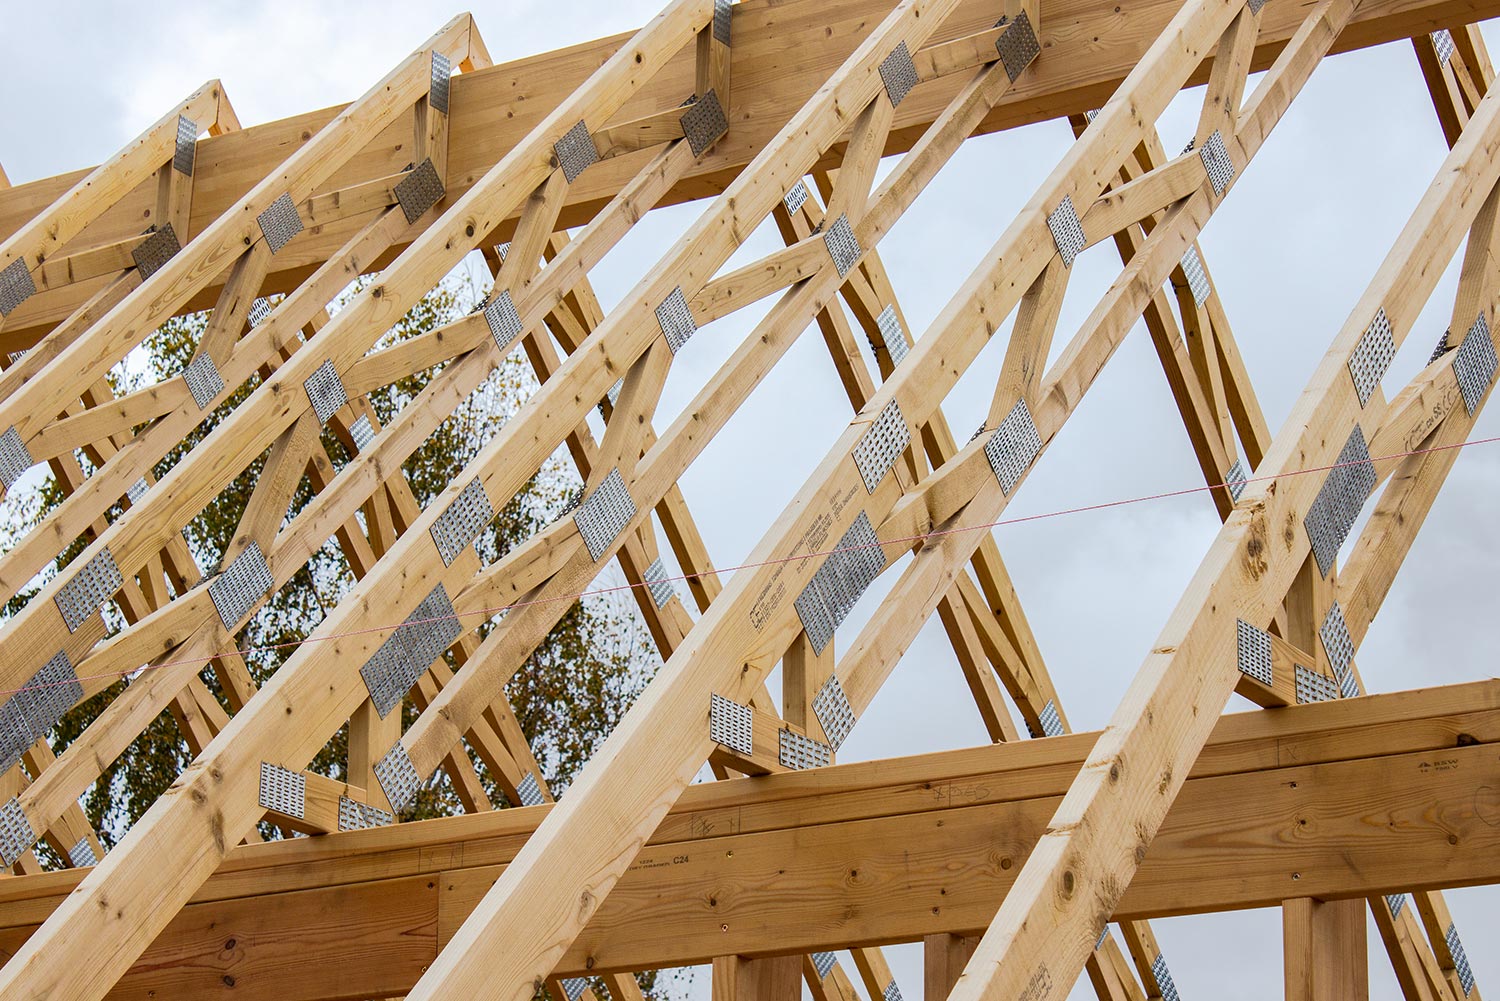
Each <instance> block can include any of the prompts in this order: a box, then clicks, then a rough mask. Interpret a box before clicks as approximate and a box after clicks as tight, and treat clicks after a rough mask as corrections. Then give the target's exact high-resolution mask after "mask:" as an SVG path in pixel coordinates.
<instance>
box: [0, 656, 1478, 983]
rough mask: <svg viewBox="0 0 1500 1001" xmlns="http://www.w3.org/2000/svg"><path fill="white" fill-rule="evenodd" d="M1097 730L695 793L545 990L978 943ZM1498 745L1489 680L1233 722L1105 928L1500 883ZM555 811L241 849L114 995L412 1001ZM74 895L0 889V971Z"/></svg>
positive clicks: (49, 888)
mask: <svg viewBox="0 0 1500 1001" xmlns="http://www.w3.org/2000/svg"><path fill="white" fill-rule="evenodd" d="M1097 736H1098V735H1097V734H1092V733H1084V734H1076V735H1071V736H1066V737H1059V738H1056V739H1051V740H1041V741H1032V742H1024V743H1020V744H1002V745H994V746H989V747H982V748H973V749H967V750H962V751H952V752H944V753H940V754H927V755H921V756H916V757H910V758H900V759H892V760H886V761H877V762H866V763H859V764H851V765H840V766H836V767H833V768H826V769H820V770H815V771H810V772H800V773H784V774H781V775H777V776H771V777H766V778H757V779H744V780H733V781H727V782H718V783H711V784H707V785H699V786H694V787H692V788H691V789H690V790H689V791H688V792H687V793H685V794H684V796H683V797H682V799H681V801H680V802H679V804H678V806H677V807H676V809H674V810H673V811H672V812H671V814H669V815H668V817H667V819H666V821H665V822H664V823H663V824H662V827H661V829H660V830H659V831H658V832H657V833H656V835H655V837H654V838H653V839H652V843H651V845H650V846H648V848H647V849H646V850H645V851H644V852H643V853H642V855H641V857H640V858H639V859H638V861H637V863H636V865H635V866H634V867H633V868H632V869H631V870H630V871H629V873H628V874H627V875H626V876H625V877H624V879H622V881H621V883H620V885H619V886H618V887H616V888H615V890H614V891H613V892H612V893H611V894H610V897H609V899H608V900H607V901H606V902H605V904H604V906H603V907H602V908H601V910H600V912H599V913H598V915H597V916H596V918H595V920H594V921H593V923H591V924H590V925H589V927H588V928H587V929H586V930H585V931H584V933H583V934H582V935H581V936H580V938H579V939H578V941H577V943H576V944H575V945H574V946H573V948H572V949H571V950H570V951H569V952H568V954H567V955H566V957H565V958H564V960H563V963H562V966H561V968H560V969H559V971H558V972H559V973H561V974H574V973H582V972H584V971H585V968H586V967H588V966H590V965H591V966H592V972H594V973H598V972H600V971H601V970H609V969H643V968H651V967H658V966H666V965H678V964H685V963H697V962H706V961H708V960H709V959H710V958H711V957H713V956H715V955H720V954H746V955H756V954H774V953H788V952H794V951H799V950H813V949H831V948H839V947H846V946H855V945H862V944H874V943H886V942H897V941H914V940H920V939H921V938H922V937H923V936H924V935H928V934H933V933H940V932H945V933H952V934H961V935H972V934H974V933H976V932H978V931H980V930H982V929H983V928H984V927H985V926H986V925H987V924H988V922H989V920H990V918H991V917H992V916H993V914H994V912H995V910H996V908H997V907H998V905H999V902H1000V900H1001V898H1002V896H1003V895H1004V893H1005V891H1006V890H1007V889H1008V888H1009V886H1010V884H1011V882H1012V881H1013V880H1014V878H1015V875H1016V873H1017V872H1018V871H1019V869H1020V866H1021V863H1022V862H1024V860H1025V857H1026V854H1027V852H1028V851H1029V849H1030V846H1031V844H1032V842H1033V841H1034V839H1035V838H1036V836H1037V835H1038V834H1039V833H1040V832H1041V830H1042V829H1043V826H1044V825H1045V823H1046V820H1047V818H1048V817H1049V816H1050V815H1051V813H1052V811H1053V810H1054V809H1055V807H1056V803H1057V799H1058V797H1059V796H1060V795H1061V794H1062V792H1063V791H1064V790H1065V789H1066V788H1067V785H1068V783H1069V781H1070V780H1071V778H1072V776H1073V775H1074V773H1075V772H1076V769H1077V768H1078V767H1079V765H1080V764H1081V762H1082V761H1083V758H1084V756H1085V755H1086V753H1087V751H1088V749H1089V748H1090V747H1092V745H1093V743H1094V741H1095V740H1096V739H1097ZM1497 751H1500V682H1496V681H1487V682H1478V683H1474V684H1468V685H1459V686H1452V687H1448V688H1437V689H1428V690H1419V691H1412V692H1402V693H1397V694H1392V695H1380V696H1371V697H1367V698H1361V699H1350V700H1340V701H1335V702H1325V703H1318V704H1315V705H1309V706H1301V707H1298V708H1295V709H1290V710H1283V711H1269V712H1257V713H1246V714H1239V715H1233V716H1226V717H1224V718H1223V719H1221V721H1220V722H1219V724H1218V727H1217V728H1216V729H1215V731H1214V735H1213V737H1212V738H1211V739H1210V741H1209V744H1208V746H1207V747H1206V748H1205V750H1204V753H1203V755H1202V756H1201V757H1200V758H1199V760H1198V762H1197V764H1196V766H1195V767H1194V770H1193V773H1192V778H1191V779H1190V780H1189V781H1188V783H1187V785H1186V787H1185V789H1184V791H1183V793H1182V794H1181V795H1180V796H1179V797H1178V800H1177V803H1176V805H1174V807H1173V809H1172V812H1171V814H1170V815H1169V816H1168V818H1167V821H1166V824H1165V825H1164V826H1163V828H1162V831H1161V833H1160V834H1159V835H1158V836H1157V838H1156V840H1155V842H1154V843H1153V845H1152V848H1151V852H1150V855H1149V856H1148V858H1147V860H1146V862H1145V864H1144V865H1143V866H1142V867H1141V869H1140V872H1139V874H1138V875H1137V876H1136V878H1135V880H1134V882H1133V883H1132V885H1131V888H1130V890H1129V891H1128V892H1127V893H1126V895H1125V897H1124V899H1123V901H1122V903H1121V910H1120V911H1119V912H1118V913H1117V914H1116V917H1117V918H1119V919H1122V920H1123V919H1130V918H1142V917H1156V916H1161V915H1168V914H1182V913H1195V912H1204V911H1217V910H1227V909H1234V908H1245V907H1263V906H1273V905H1275V904H1277V903H1278V902H1279V901H1280V900H1282V899H1286V898H1292V897H1302V896H1313V897H1319V898H1324V899H1334V898H1341V897H1363V896H1369V895H1373V894H1377V893H1382V892H1388V891H1397V890H1410V889H1419V888H1425V887H1434V886H1456V885H1463V884H1471V883H1481V882H1491V881H1497V880H1500V826H1497V825H1500V753H1497ZM547 809H548V807H537V808H532V809H526V810H507V811H500V812H497V813H484V814H475V815H470V816H467V817H457V818H448V819H443V820H435V821H426V822H421V823H413V824H403V825H400V826H398V827H390V828H377V829H372V830H366V831H359V832H353V833H349V834H342V835H334V836H329V837H320V838H306V839H298V840H295V841H283V842H275V843H269V844H262V845H255V846H248V847H245V848H241V849H239V850H237V851H236V852H234V853H233V854H232V855H231V856H230V858H229V859H228V860H227V861H226V862H225V863H224V865H223V866H222V867H221V869H220V870H219V872H218V873H217V874H216V875H215V876H214V877H212V878H211V879H210V880H209V881H208V883H207V884H206V885H205V886H204V887H203V888H202V890H201V891H200V892H199V894H198V895H197V897H196V898H195V899H194V902H193V903H192V904H190V905H189V906H188V907H187V908H185V909H184V910H183V912H182V913H181V914H179V915H178V917H177V918H176V919H175V920H174V921H173V922H172V923H171V924H170V925H169V926H168V928H167V930H166V931H165V932H164V933H163V935H162V936H161V937H160V938H159V939H158V940H157V941H156V943H155V944H154V945H153V946H152V947H151V948H150V949H149V950H148V951H147V952H146V954H145V955H144V956H143V957H142V958H141V960H140V961H139V962H138V963H137V965H136V966H135V967H134V968H133V969H132V970H131V972H130V973H129V974H127V975H126V977H125V978H124V979H123V980H122V981H121V982H120V984H119V986H118V987H117V988H116V990H115V992H114V993H113V994H111V995H110V996H111V997H117V998H147V997H176V996H193V997H199V996H215V995H217V994H226V995H227V994H228V993H229V991H230V990H231V989H232V992H233V996H235V997H237V998H244V997H256V998H259V997H267V998H270V997H276V998H278V999H286V998H309V999H311V998H333V997H369V996H385V995H390V994H399V993H403V992H404V991H406V990H407V989H408V988H409V987H410V986H411V985H412V984H413V983H414V982H415V980H416V979H417V977H418V976H420V974H421V972H422V971H423V969H424V968H425V967H426V966H427V965H428V964H430V963H431V962H432V961H433V959H434V958H435V957H436V954H437V951H438V948H439V946H440V945H441V944H443V943H444V942H446V941H447V939H448V937H449V936H450V935H451V934H452V933H453V932H454V931H455V930H456V929H457V928H458V926H459V924H460V923H461V922H462V921H463V919H464V918H465V917H466V916H467V915H468V912H469V910H470V908H472V907H473V905H474V904H475V903H477V901H478V900H479V899H480V897H481V896H482V895H483V894H484V892H485V891H486V890H487V889H488V888H489V886H490V884H491V883H492V882H493V881H494V879H495V878H496V877H497V876H498V875H499V872H500V871H501V869H502V868H503V866H504V865H505V863H506V862H508V861H509V860H510V859H511V858H512V857H514V855H515V852H516V851H517V850H519V848H520V846H521V845H522V844H523V843H524V842H525V840H526V838H527V837H528V836H529V834H530V832H531V831H532V830H533V829H534V828H535V826H536V824H537V823H539V822H540V819H541V818H542V816H544V815H545V812H546V810H547ZM78 879H79V873H78V872H76V871H65V872H57V873H48V874H44V875H39V876H27V877H21V878H16V879H10V880H6V881H4V882H3V883H0V953H3V954H5V955H8V954H9V953H11V952H12V951H13V950H14V949H15V948H16V947H17V946H18V945H19V944H20V942H21V941H22V940H23V939H24V938H25V937H26V935H27V934H29V932H30V931H31V929H32V928H33V927H34V926H35V923H36V922H38V921H40V920H41V919H42V918H44V917H45V916H46V915H47V914H48V913H50V911H51V910H52V909H53V908H54V907H55V906H56V905H57V904H58V903H59V902H60V901H61V900H62V899H63V897H64V896H65V895H66V894H67V893H68V892H69V891H70V890H71V889H72V888H73V886H74V885H75V884H76V883H77V881H78ZM153 992H154V993H153Z"/></svg>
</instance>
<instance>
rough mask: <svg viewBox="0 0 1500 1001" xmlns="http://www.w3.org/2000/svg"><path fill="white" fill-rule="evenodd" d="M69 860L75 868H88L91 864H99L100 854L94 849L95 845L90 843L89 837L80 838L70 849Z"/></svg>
mask: <svg viewBox="0 0 1500 1001" xmlns="http://www.w3.org/2000/svg"><path fill="white" fill-rule="evenodd" d="M68 861H69V862H71V863H72V864H73V868H75V869H87V868H88V867H89V866H91V865H98V864H99V856H98V854H97V853H95V851H94V846H93V845H91V844H89V839H88V838H87V837H82V838H79V839H78V840H77V841H76V842H74V844H73V847H72V848H69V849H68Z"/></svg>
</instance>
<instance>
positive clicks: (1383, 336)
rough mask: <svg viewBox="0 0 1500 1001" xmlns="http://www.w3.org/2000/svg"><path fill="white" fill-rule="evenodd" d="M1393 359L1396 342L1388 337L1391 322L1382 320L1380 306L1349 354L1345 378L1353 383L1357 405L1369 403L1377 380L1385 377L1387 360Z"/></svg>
mask: <svg viewBox="0 0 1500 1001" xmlns="http://www.w3.org/2000/svg"><path fill="white" fill-rule="evenodd" d="M1395 357H1396V339H1395V337H1394V336H1393V335H1392V334H1391V321H1390V320H1389V319H1387V318H1386V315H1385V309H1384V307H1382V308H1380V309H1378V310H1376V311H1375V319H1373V320H1371V321H1370V325H1369V326H1368V327H1366V328H1365V332H1364V334H1363V335H1362V336H1361V337H1360V339H1359V343H1358V344H1356V345H1354V350H1353V352H1351V353H1350V355H1349V378H1350V379H1352V380H1353V381H1354V392H1355V394H1356V395H1358V396H1359V405H1360V406H1361V407H1363V406H1364V405H1365V404H1367V403H1369V402H1370V396H1371V394H1373V393H1374V392H1375V389H1376V387H1377V386H1379V385H1380V380H1381V379H1383V378H1385V373H1386V369H1388V368H1390V367H1391V359H1392V358H1395Z"/></svg>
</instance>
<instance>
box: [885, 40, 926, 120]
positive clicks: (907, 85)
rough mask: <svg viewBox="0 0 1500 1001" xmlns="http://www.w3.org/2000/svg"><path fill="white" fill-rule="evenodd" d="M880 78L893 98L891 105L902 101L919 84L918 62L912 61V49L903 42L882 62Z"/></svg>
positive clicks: (893, 105) (894, 105) (887, 92)
mask: <svg viewBox="0 0 1500 1001" xmlns="http://www.w3.org/2000/svg"><path fill="white" fill-rule="evenodd" d="M880 80H881V82H882V83H884V84H885V92H886V94H887V95H888V96H889V97H890V99H891V107H893V108H894V107H896V106H897V105H899V104H900V103H901V100H902V98H904V97H906V95H907V94H910V93H911V89H912V88H913V87H915V86H916V85H917V64H916V63H914V62H912V61H911V50H910V49H908V48H907V47H906V43H905V42H902V43H901V44H899V45H897V46H896V47H895V48H894V49H892V50H891V54H890V55H888V56H886V57H885V58H884V59H883V60H881V62H880Z"/></svg>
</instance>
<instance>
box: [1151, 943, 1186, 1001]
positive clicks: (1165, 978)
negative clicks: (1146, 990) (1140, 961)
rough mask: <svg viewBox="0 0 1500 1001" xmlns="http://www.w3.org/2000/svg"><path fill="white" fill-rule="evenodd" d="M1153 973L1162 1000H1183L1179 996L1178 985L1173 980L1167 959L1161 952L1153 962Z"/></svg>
mask: <svg viewBox="0 0 1500 1001" xmlns="http://www.w3.org/2000/svg"><path fill="white" fill-rule="evenodd" d="M1151 975H1152V976H1153V977H1155V978H1156V989H1157V991H1158V993H1160V994H1161V1001H1181V999H1180V998H1179V997H1178V996H1177V985H1176V984H1174V983H1173V982H1172V971H1171V970H1168V969H1167V960H1166V957H1164V956H1163V955H1162V954H1161V953H1157V954H1156V959H1154V960H1152V962H1151Z"/></svg>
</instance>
